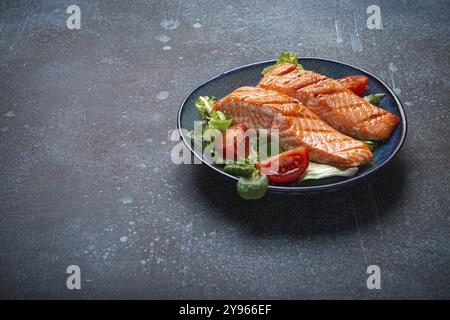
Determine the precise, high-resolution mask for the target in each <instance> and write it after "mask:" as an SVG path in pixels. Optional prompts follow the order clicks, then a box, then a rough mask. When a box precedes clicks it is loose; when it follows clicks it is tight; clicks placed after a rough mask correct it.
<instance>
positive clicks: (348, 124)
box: [258, 63, 400, 140]
mask: <svg viewBox="0 0 450 320" xmlns="http://www.w3.org/2000/svg"><path fill="white" fill-rule="evenodd" d="M258 87H261V88H265V89H271V90H276V91H279V92H282V93H285V94H287V95H289V96H291V97H294V98H296V99H298V100H299V101H300V102H301V103H303V104H304V105H305V106H306V107H307V108H308V109H309V110H311V111H312V112H314V113H315V114H316V115H317V116H319V118H321V119H322V120H324V121H325V122H326V123H328V124H329V125H330V126H332V127H333V128H335V129H336V130H339V131H340V132H342V133H344V134H346V135H349V136H351V137H354V138H357V139H362V140H385V139H387V138H389V137H390V135H391V133H392V131H393V130H394V129H395V127H396V126H397V124H398V123H399V122H400V119H399V118H398V117H396V116H395V115H393V114H392V113H390V112H388V111H386V110H384V109H381V108H378V107H376V106H374V105H372V104H370V103H369V102H367V101H366V100H364V99H363V98H361V97H359V96H358V95H356V94H354V93H353V92H352V91H350V90H348V89H346V88H345V87H344V86H343V85H342V84H341V83H339V82H338V81H336V80H334V79H331V78H329V77H327V76H324V75H321V74H318V73H315V72H312V71H308V70H298V68H297V66H296V65H294V64H290V63H285V64H280V65H277V66H275V67H273V68H272V69H270V71H269V72H268V73H266V75H265V76H264V77H263V79H262V80H261V81H260V83H259V84H258Z"/></svg>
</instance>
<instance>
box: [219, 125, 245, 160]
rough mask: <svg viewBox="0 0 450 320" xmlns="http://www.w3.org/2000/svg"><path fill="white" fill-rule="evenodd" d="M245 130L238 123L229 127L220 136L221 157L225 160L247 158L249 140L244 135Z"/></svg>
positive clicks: (243, 126)
mask: <svg viewBox="0 0 450 320" xmlns="http://www.w3.org/2000/svg"><path fill="white" fill-rule="evenodd" d="M245 131H247V128H246V127H245V125H244V124H242V123H239V124H236V125H233V126H231V127H229V128H228V129H227V130H225V131H224V132H223V136H222V143H223V144H222V147H223V150H222V156H223V157H226V159H235V158H237V157H247V156H248V154H249V146H250V143H249V138H248V136H246V135H245Z"/></svg>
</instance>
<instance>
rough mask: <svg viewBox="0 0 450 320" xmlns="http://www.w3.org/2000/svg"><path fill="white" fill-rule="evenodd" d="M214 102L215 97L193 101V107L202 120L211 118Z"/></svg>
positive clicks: (202, 97)
mask: <svg viewBox="0 0 450 320" xmlns="http://www.w3.org/2000/svg"><path fill="white" fill-rule="evenodd" d="M214 102H216V97H214V96H213V97H211V98H210V97H208V96H201V97H198V99H197V101H195V107H196V108H197V111H198V113H199V114H200V117H201V118H202V119H207V118H209V117H211V112H213V111H214V109H213V105H214Z"/></svg>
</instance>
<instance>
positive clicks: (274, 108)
mask: <svg viewBox="0 0 450 320" xmlns="http://www.w3.org/2000/svg"><path fill="white" fill-rule="evenodd" d="M214 109H216V110H220V111H222V112H223V113H225V114H226V115H227V116H228V117H230V118H232V119H233V120H234V121H235V122H236V123H243V124H244V125H245V126H246V127H247V128H252V129H278V130H279V134H280V137H279V138H280V143H281V146H282V147H283V148H284V149H292V148H294V147H298V146H306V147H307V148H308V150H309V155H310V159H311V160H312V161H316V162H320V163H326V164H331V165H337V166H343V167H356V166H359V165H362V164H366V163H368V162H370V160H371V159H372V152H371V151H370V149H369V148H368V147H367V146H366V144H365V143H363V142H361V141H358V140H355V139H353V138H351V137H348V136H346V135H344V134H342V133H340V132H338V131H337V130H335V129H333V128H332V127H331V126H329V125H328V124H326V123H325V122H323V121H322V120H321V119H319V117H317V116H316V115H315V114H314V113H313V112H311V111H310V110H309V109H308V108H306V107H305V106H304V105H303V104H302V103H301V102H299V101H298V100H297V99H294V98H292V97H290V96H288V95H286V94H283V93H280V92H278V91H274V90H267V89H263V88H256V87H241V88H239V89H236V90H235V91H233V92H232V93H230V94H229V95H228V96H226V97H224V98H223V99H221V100H219V101H218V102H216V103H215V104H214Z"/></svg>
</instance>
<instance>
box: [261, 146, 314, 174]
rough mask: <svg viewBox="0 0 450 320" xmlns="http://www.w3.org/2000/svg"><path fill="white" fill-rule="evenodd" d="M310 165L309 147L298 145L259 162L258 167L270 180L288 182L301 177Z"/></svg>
mask: <svg viewBox="0 0 450 320" xmlns="http://www.w3.org/2000/svg"><path fill="white" fill-rule="evenodd" d="M308 165H309V154H308V149H307V148H306V147H298V148H295V149H291V150H288V151H285V152H282V153H280V154H278V155H276V156H273V157H270V158H268V159H266V160H264V161H262V162H260V163H258V164H257V165H256V167H257V168H258V169H259V171H260V172H261V174H265V175H266V176H267V178H268V179H269V181H270V182H274V183H287V182H293V181H296V180H297V179H298V178H300V177H301V176H302V174H303V173H304V172H305V171H306V168H308Z"/></svg>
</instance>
